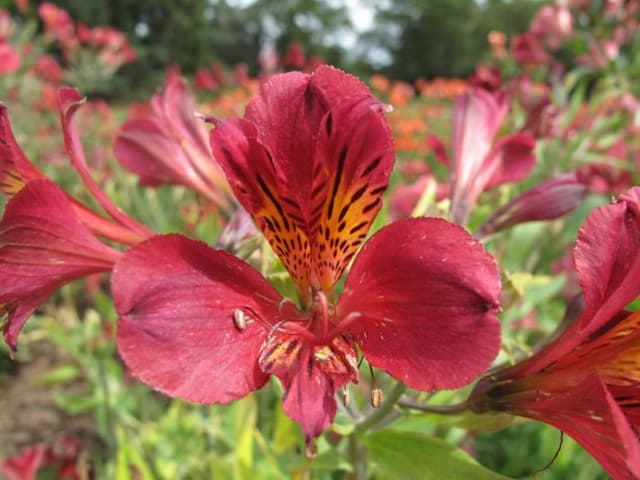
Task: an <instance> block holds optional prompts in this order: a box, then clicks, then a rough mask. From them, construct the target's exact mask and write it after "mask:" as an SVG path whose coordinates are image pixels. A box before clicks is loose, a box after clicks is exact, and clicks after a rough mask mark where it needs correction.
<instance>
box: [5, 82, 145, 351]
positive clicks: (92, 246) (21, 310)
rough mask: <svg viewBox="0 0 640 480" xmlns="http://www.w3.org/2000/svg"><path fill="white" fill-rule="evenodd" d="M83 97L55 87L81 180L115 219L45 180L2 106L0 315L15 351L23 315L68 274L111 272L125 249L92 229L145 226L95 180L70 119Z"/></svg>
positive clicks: (123, 230)
mask: <svg viewBox="0 0 640 480" xmlns="http://www.w3.org/2000/svg"><path fill="white" fill-rule="evenodd" d="M82 102H83V100H82V98H81V97H80V94H79V93H78V91H77V90H75V89H69V88H63V89H60V91H59V103H60V111H61V114H60V116H61V123H62V127H63V133H64V138H65V145H66V148H67V153H68V154H69V157H70V158H71V162H72V165H73V166H74V167H75V169H76V171H77V172H78V173H79V175H80V176H81V177H82V179H83V181H84V183H85V185H86V186H87V188H88V189H89V191H90V192H91V193H92V194H93V196H94V197H95V198H96V200H97V201H98V202H99V203H100V205H101V206H102V207H103V208H104V209H105V210H106V211H107V212H108V213H109V215H110V216H111V217H112V219H113V220H107V219H105V218H103V217H101V216H99V215H98V214H96V213H95V212H93V211H92V210H90V209H88V208H87V207H85V206H84V205H82V204H80V203H79V202H78V201H76V200H75V199H73V198H71V197H69V196H68V195H67V194H66V193H64V192H63V191H62V190H61V189H60V188H59V187H57V186H56V185H55V184H54V183H53V182H51V181H50V180H48V179H47V178H46V177H45V176H44V174H42V173H41V172H40V171H39V170H38V169H37V168H36V167H35V166H34V165H33V164H32V163H31V162H30V161H29V160H28V159H27V157H26V156H25V155H24V153H23V152H22V150H21V149H20V147H19V146H18V144H17V143H16V141H15V138H14V136H13V133H12V132H11V128H10V125H9V122H8V118H7V115H6V109H5V108H4V107H2V106H0V190H1V191H2V192H3V193H6V194H8V195H9V196H10V197H11V198H10V199H9V201H8V203H7V205H6V208H5V211H4V214H3V217H2V220H0V285H2V289H1V290H0V319H2V318H4V317H5V316H6V321H5V322H4V324H3V325H2V330H3V333H4V339H5V341H6V342H7V344H8V345H9V346H10V347H11V349H12V352H15V350H16V348H17V338H18V334H19V333H20V331H21V330H22V327H23V326H24V324H25V322H26V321H27V319H28V317H29V316H30V315H31V314H32V313H33V312H34V311H35V309H36V308H38V306H39V305H40V304H42V303H43V302H44V301H45V300H46V299H47V298H48V297H49V296H50V295H51V294H52V293H54V292H55V291H56V290H58V289H59V288H60V287H62V286H63V285H65V284H67V283H69V282H71V281H72V280H75V279H78V278H81V277H85V276H87V275H91V274H94V273H100V272H108V271H110V270H111V269H112V268H113V265H114V264H115V262H116V261H117V260H118V259H119V258H120V256H121V255H122V253H121V252H120V251H118V250H115V249H113V248H111V247H109V246H107V245H105V244H104V243H102V242H101V241H100V240H99V239H98V238H97V236H102V237H105V238H108V239H111V240H114V241H116V242H120V243H124V244H125V245H132V244H135V243H138V242H140V241H141V240H142V239H144V238H146V237H148V236H150V235H151V233H150V231H149V230H147V229H146V228H145V227H143V226H141V225H140V224H138V223H137V222H136V221H135V220H133V219H131V218H130V217H128V216H127V215H126V214H124V213H123V212H121V211H120V210H119V209H118V208H117V207H116V206H115V205H113V204H112V203H111V201H110V200H109V199H108V198H107V196H106V195H105V194H104V192H103V191H101V190H100V189H99V188H98V186H97V185H96V184H95V183H94V181H93V180H92V178H91V176H90V174H89V171H88V167H87V163H86V160H85V158H84V152H83V150H82V146H81V144H80V140H79V138H78V132H77V128H76V125H75V122H74V121H73V115H74V113H75V111H76V110H77V109H78V108H79V106H80V105H81V104H82Z"/></svg>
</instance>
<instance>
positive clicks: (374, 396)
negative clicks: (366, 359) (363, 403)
mask: <svg viewBox="0 0 640 480" xmlns="http://www.w3.org/2000/svg"><path fill="white" fill-rule="evenodd" d="M369 373H370V374H371V386H372V387H373V388H372V389H371V406H372V407H373V408H378V407H379V406H380V405H382V402H383V400H384V394H383V393H382V389H381V388H379V387H378V382H376V376H375V375H374V374H373V368H372V367H371V364H369Z"/></svg>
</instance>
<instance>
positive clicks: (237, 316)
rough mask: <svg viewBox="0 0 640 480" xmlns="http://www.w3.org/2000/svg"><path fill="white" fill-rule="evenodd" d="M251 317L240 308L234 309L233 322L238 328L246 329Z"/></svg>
mask: <svg viewBox="0 0 640 480" xmlns="http://www.w3.org/2000/svg"><path fill="white" fill-rule="evenodd" d="M248 321H249V317H248V316H247V315H245V313H244V312H243V311H242V309H240V308H236V309H235V310H234V311H233V324H234V325H235V326H236V328H237V329H238V330H244V329H245V328H246V327H247V322H248Z"/></svg>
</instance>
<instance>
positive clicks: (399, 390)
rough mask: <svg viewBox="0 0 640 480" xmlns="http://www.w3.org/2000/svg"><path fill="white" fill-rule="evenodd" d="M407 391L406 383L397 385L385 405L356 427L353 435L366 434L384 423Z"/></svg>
mask: <svg viewBox="0 0 640 480" xmlns="http://www.w3.org/2000/svg"><path fill="white" fill-rule="evenodd" d="M406 389H407V386H406V385H405V384H404V383H402V382H398V383H396V386H395V387H394V388H393V390H391V392H390V393H389V395H388V396H387V398H386V400H385V401H384V403H383V404H382V405H381V406H380V408H378V409H376V410H375V411H374V412H373V413H372V414H371V415H369V416H368V417H367V418H365V419H364V420H363V421H362V422H360V423H359V424H358V425H356V428H355V430H354V431H353V433H354V434H355V435H357V434H359V433H364V432H366V431H367V430H369V429H370V428H371V427H373V426H375V425H376V424H377V423H379V422H380V421H382V420H383V419H384V418H385V417H386V416H387V415H388V414H389V413H390V412H391V410H393V407H395V405H396V403H397V402H398V400H399V399H400V397H401V396H402V394H403V393H404V392H405V390H406Z"/></svg>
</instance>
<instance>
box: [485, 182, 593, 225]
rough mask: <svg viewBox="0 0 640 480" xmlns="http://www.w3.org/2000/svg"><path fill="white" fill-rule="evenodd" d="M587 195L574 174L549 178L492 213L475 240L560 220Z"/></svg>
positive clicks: (581, 183)
mask: <svg viewBox="0 0 640 480" xmlns="http://www.w3.org/2000/svg"><path fill="white" fill-rule="evenodd" d="M587 191H588V189H587V186H586V185H585V184H584V183H583V182H582V181H580V179H579V178H578V175H576V174H575V173H568V174H566V175H562V176H559V177H556V178H552V179H551V180H548V181H546V182H544V183H541V184H540V185H537V186H535V187H534V188H532V189H531V190H528V191H527V192H525V193H523V194H522V195H520V196H518V197H516V198H514V199H513V200H511V201H510V202H509V203H507V204H506V205H504V206H502V207H500V208H499V209H497V210H496V211H495V212H493V213H492V214H491V215H490V216H489V218H487V219H486V220H485V222H484V223H483V224H482V225H481V226H480V228H479V229H478V231H477V232H476V236H477V237H482V236H484V235H489V234H491V233H494V232H497V231H499V230H502V229H504V228H507V227H512V226H513V225H518V224H520V223H525V222H534V221H540V220H553V219H556V218H560V217H562V216H564V215H566V214H568V213H570V212H572V211H574V210H575V209H576V208H577V207H578V205H580V202H582V199H583V198H584V196H585V195H586V193H587Z"/></svg>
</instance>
